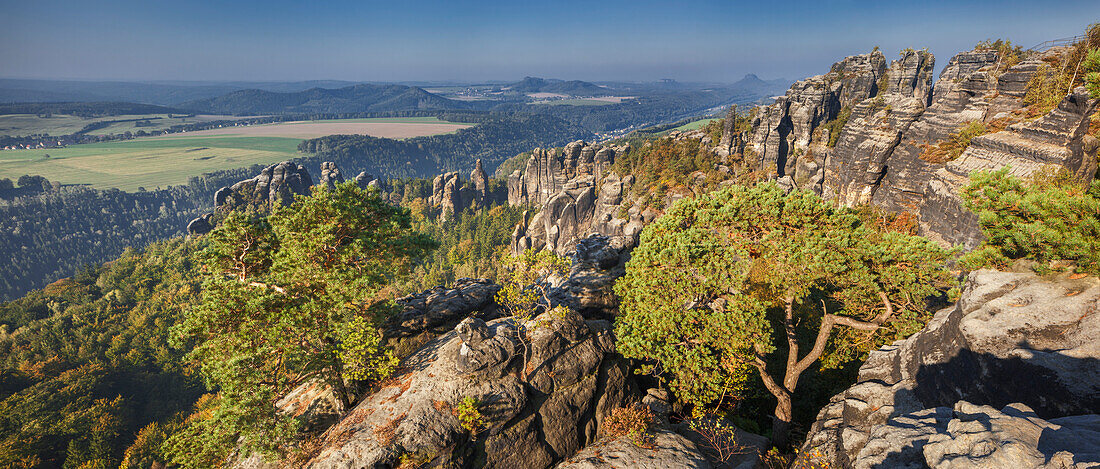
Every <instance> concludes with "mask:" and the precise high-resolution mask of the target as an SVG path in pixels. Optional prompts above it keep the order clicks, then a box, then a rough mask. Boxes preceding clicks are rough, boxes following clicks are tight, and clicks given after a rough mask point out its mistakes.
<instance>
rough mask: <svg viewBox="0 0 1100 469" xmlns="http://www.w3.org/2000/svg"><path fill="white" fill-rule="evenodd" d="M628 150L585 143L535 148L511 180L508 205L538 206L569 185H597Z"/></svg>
mask: <svg viewBox="0 0 1100 469" xmlns="http://www.w3.org/2000/svg"><path fill="white" fill-rule="evenodd" d="M625 151H626V150H625V148H612V147H606V148H605V147H601V146H598V145H591V144H587V143H585V142H584V141H582V140H578V141H575V142H572V143H570V144H568V145H566V146H565V148H562V149H561V150H558V149H550V150H543V149H541V148H538V149H535V150H534V151H533V152H532V155H531V158H530V159H528V160H527V166H526V167H525V168H524V169H522V170H516V171H515V172H514V173H512V175H511V176H509V177H508V203H509V204H511V205H530V206H538V205H540V204H543V203H545V202H546V201H548V200H550V199H551V198H552V197H553V196H554V195H555V194H557V193H558V192H560V191H562V190H563V189H565V186H566V185H567V184H568V183H570V182H575V183H576V184H573V185H578V184H594V182H593V181H598V180H600V179H602V178H603V175H604V174H605V173H606V172H607V170H608V169H610V168H611V165H612V164H614V163H615V157H616V156H617V155H622V154H623V153H625Z"/></svg>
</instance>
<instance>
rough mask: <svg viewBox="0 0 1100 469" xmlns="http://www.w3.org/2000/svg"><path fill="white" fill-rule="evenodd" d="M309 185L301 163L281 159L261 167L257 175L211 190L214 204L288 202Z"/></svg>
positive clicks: (239, 204)
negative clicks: (214, 190)
mask: <svg viewBox="0 0 1100 469" xmlns="http://www.w3.org/2000/svg"><path fill="white" fill-rule="evenodd" d="M312 186H313V179H312V178H310V176H309V171H306V168H305V167H304V166H302V165H300V164H298V163H294V162H292V161H284V162H282V163H277V164H273V165H271V166H268V167H266V168H264V169H263V170H261V171H260V174H259V175H257V176H256V177H253V178H251V179H245V180H244V181H241V182H238V183H236V184H233V185H232V186H230V187H223V188H221V189H220V190H218V192H216V193H215V194H214V207H215V208H218V207H223V206H225V207H228V208H230V209H231V208H234V207H244V206H249V205H254V206H261V205H273V204H282V205H288V204H290V203H291V202H293V201H294V196H295V195H308V194H309V191H310V187H312Z"/></svg>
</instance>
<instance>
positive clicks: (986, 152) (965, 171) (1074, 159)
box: [919, 64, 1097, 248]
mask: <svg viewBox="0 0 1100 469" xmlns="http://www.w3.org/2000/svg"><path fill="white" fill-rule="evenodd" d="M1021 65H1023V64H1021ZM1013 68H1016V67H1013ZM1096 106H1097V101H1096V100H1090V99H1089V96H1088V92H1087V91H1086V90H1085V88H1084V87H1079V88H1077V89H1076V90H1074V92H1073V93H1071V94H1069V95H1068V96H1066V97H1065V99H1063V100H1062V102H1061V103H1060V104H1058V107H1056V108H1055V109H1054V110H1053V111H1051V112H1050V113H1049V114H1047V115H1045V116H1043V117H1041V118H1039V119H1037V120H1034V121H1024V122H1019V123H1016V124H1012V125H1009V126H1008V128H1006V129H1005V130H1004V131H1001V132H996V133H991V134H986V135H979V136H977V137H974V138H973V139H971V141H970V146H968V147H967V148H966V151H964V152H963V153H962V155H960V156H959V158H957V159H955V160H954V161H950V162H948V163H947V164H946V165H944V166H943V167H941V168H939V169H937V170H936V171H935V172H934V173H933V174H931V177H930V178H929V180H928V183H927V185H926V186H925V190H924V197H923V199H922V203H921V205H920V212H919V213H920V220H921V229H922V231H923V232H924V233H926V234H927V235H929V236H931V237H933V238H934V239H939V240H942V241H943V242H945V243H950V244H962V245H964V246H966V247H968V248H973V247H976V246H977V245H978V244H979V243H980V242H981V230H980V228H979V227H978V218H977V216H976V215H974V214H973V213H971V212H969V211H967V210H966V209H964V208H963V204H962V200H961V199H960V198H959V196H958V193H959V190H960V189H961V188H962V187H963V186H964V185H966V183H967V182H968V181H969V175H970V173H971V172H974V171H982V170H995V169H1000V168H1004V167H1008V168H1010V173H1011V174H1013V175H1015V176H1019V177H1027V176H1030V175H1032V174H1034V173H1035V172H1037V171H1039V170H1041V169H1043V168H1044V167H1048V166H1049V167H1061V168H1065V169H1066V170H1068V171H1070V172H1071V173H1073V174H1075V175H1076V176H1077V177H1078V178H1080V179H1082V180H1085V181H1089V180H1091V179H1092V178H1093V176H1094V175H1095V174H1096V156H1095V154H1090V153H1089V152H1086V151H1085V132H1086V131H1087V130H1088V126H1089V119H1090V116H1091V115H1092V113H1093V112H1094V111H1095V109H1096ZM1093 152H1095V150H1093Z"/></svg>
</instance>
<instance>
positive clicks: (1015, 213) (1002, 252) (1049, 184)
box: [960, 168, 1100, 273]
mask: <svg viewBox="0 0 1100 469" xmlns="http://www.w3.org/2000/svg"><path fill="white" fill-rule="evenodd" d="M1086 189H1087V190H1086ZM961 195H962V198H963V201H964V202H965V204H966V208H967V209H969V210H971V211H973V212H974V213H976V214H978V219H979V221H978V223H979V225H980V226H981V229H982V234H983V235H985V240H984V241H983V242H982V245H981V246H980V247H979V248H978V249H976V250H974V251H973V252H971V253H969V254H967V255H965V256H963V257H962V259H960V262H961V263H962V265H963V266H964V267H967V268H971V269H976V268H981V267H994V268H1005V267H1007V266H1008V264H1009V262H1010V261H1011V260H1014V259H1031V260H1034V261H1037V262H1039V263H1041V264H1040V266H1039V268H1040V269H1045V267H1044V264H1046V263H1048V262H1050V261H1053V260H1073V261H1076V262H1077V269H1078V270H1080V271H1082V272H1090V273H1100V182H1098V181H1094V182H1093V183H1092V185H1091V187H1089V188H1086V186H1085V184H1083V183H1082V182H1080V181H1078V180H1077V179H1076V178H1074V177H1073V176H1072V175H1070V174H1069V173H1068V172H1067V171H1065V170H1064V169H1063V170H1060V171H1052V170H1045V171H1040V172H1039V173H1036V174H1035V175H1033V176H1032V177H1031V179H1030V181H1024V180H1022V179H1020V178H1018V177H1015V176H1012V175H1010V174H1009V168H1002V169H1000V170H998V171H994V172H987V171H979V172H975V173H974V174H971V175H970V184H968V185H967V186H966V187H964V188H963V191H962V194H961Z"/></svg>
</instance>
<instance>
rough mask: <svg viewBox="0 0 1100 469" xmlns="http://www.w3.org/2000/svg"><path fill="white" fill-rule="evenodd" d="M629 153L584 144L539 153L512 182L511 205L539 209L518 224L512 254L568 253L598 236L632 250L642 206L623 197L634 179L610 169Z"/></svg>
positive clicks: (510, 184)
mask: <svg viewBox="0 0 1100 469" xmlns="http://www.w3.org/2000/svg"><path fill="white" fill-rule="evenodd" d="M628 150H629V148H628V147H601V146H598V145H589V144H586V143H585V142H583V141H577V142H573V143H570V144H569V145H566V146H565V148H563V149H561V150H541V149H536V150H535V151H534V152H533V154H532V156H531V158H530V159H528V160H527V166H526V168H525V169H523V170H516V171H515V172H514V173H512V175H511V176H509V178H508V203H509V204H511V205H525V206H531V207H537V208H538V209H539V212H538V213H537V214H535V215H534V216H533V217H531V216H527V215H524V217H523V220H522V221H521V222H520V223H519V224H518V225H517V226H516V229H515V231H514V232H513V233H512V250H513V252H522V251H523V250H526V249H529V248H536V249H541V248H543V247H545V248H547V249H550V250H552V251H554V252H556V253H558V254H566V253H569V252H572V251H573V249H574V247H575V246H576V243H577V241H579V240H581V239H583V238H585V237H587V236H588V235H590V234H594V233H595V234H601V235H605V236H608V237H611V238H617V239H619V240H620V242H621V243H622V245H623V246H628V245H629V246H632V245H633V244H634V243H635V242H636V240H637V236H638V234H639V233H641V231H642V226H643V223H644V221H643V219H642V218H643V213H642V212H643V207H636V206H635V205H634V204H633V202H632V201H628V200H626V199H625V197H624V196H625V195H626V194H627V193H628V192H629V189H630V186H631V185H632V184H633V183H634V177H633V176H626V177H625V178H621V179H620V177H619V176H618V175H617V174H615V173H614V172H612V171H611V170H610V168H611V165H612V164H614V162H615V158H616V157H617V156H620V155H622V154H624V153H625V152H626V151H628ZM624 212H625V213H624ZM654 216H655V214H654Z"/></svg>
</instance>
